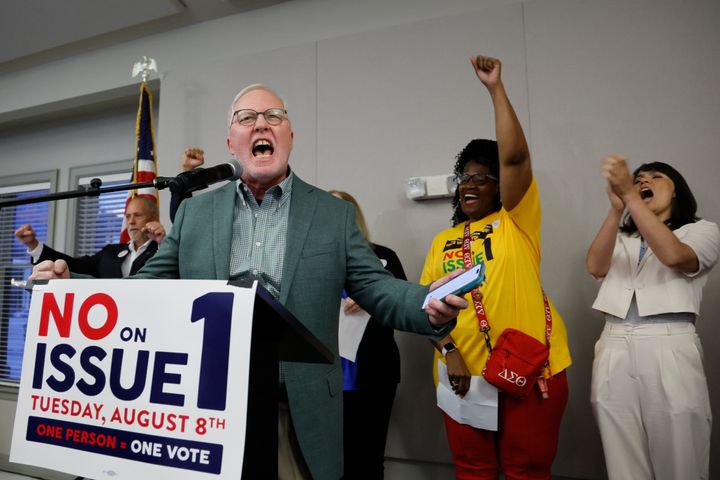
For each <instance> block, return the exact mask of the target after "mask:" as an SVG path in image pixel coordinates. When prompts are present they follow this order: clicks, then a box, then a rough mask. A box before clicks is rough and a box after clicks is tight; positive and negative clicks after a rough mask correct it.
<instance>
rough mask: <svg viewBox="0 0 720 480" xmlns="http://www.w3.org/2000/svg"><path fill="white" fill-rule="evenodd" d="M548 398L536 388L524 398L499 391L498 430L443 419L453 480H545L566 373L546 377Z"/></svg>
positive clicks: (564, 395) (562, 403) (563, 398)
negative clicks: (499, 479) (504, 479)
mask: <svg viewBox="0 0 720 480" xmlns="http://www.w3.org/2000/svg"><path fill="white" fill-rule="evenodd" d="M547 383H548V391H549V393H550V398H548V399H546V400H543V399H542V397H541V396H540V390H539V389H537V388H536V389H534V390H533V392H532V393H531V394H530V395H529V396H528V397H527V398H525V399H524V400H518V399H515V398H513V397H511V396H509V395H505V394H503V393H502V392H501V393H500V398H499V418H498V431H497V432H492V431H489V430H480V429H478V428H474V427H471V426H469V425H463V424H460V423H457V422H456V421H455V420H453V419H452V418H450V417H448V416H447V415H445V429H446V430H447V436H448V443H449V444H450V451H451V452H452V456H453V461H454V462H455V477H456V478H457V479H458V480H486V479H487V480H490V479H492V480H496V479H497V478H498V474H499V472H500V471H502V472H503V473H504V474H505V478H506V479H507V480H520V479H533V480H535V479H548V480H549V479H550V467H551V466H552V463H553V460H554V459H555V453H556V451H557V444H558V436H559V433H560V420H561V419H562V415H563V412H564V411H565V405H566V404H567V398H568V384H567V376H566V374H565V372H564V371H563V372H560V373H559V374H557V375H555V376H553V377H552V378H550V379H548V382H547Z"/></svg>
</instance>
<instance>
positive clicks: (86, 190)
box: [0, 177, 173, 210]
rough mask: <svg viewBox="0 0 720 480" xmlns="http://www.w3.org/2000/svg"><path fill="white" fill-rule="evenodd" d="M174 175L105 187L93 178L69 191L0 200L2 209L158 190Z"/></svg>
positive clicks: (166, 185)
mask: <svg viewBox="0 0 720 480" xmlns="http://www.w3.org/2000/svg"><path fill="white" fill-rule="evenodd" d="M171 180H173V177H156V178H155V179H154V180H153V181H152V182H144V183H126V184H123V185H115V186H112V187H103V186H102V180H100V179H99V178H93V179H92V180H90V185H88V186H84V187H80V188H78V189H77V190H70V191H67V192H57V193H48V194H47V195H36V196H34V197H25V198H15V199H12V200H4V201H0V210H2V208H3V207H13V206H15V205H26V204H29V203H41V202H51V201H54V200H63V199H66V198H76V197H97V196H99V195H101V194H103V193H109V192H118V191H123V190H134V189H138V188H147V187H155V188H156V189H158V190H162V189H164V188H167V187H168V186H169V184H170V181H171Z"/></svg>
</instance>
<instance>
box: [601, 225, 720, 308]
mask: <svg viewBox="0 0 720 480" xmlns="http://www.w3.org/2000/svg"><path fill="white" fill-rule="evenodd" d="M673 233H674V234H675V236H676V237H678V239H680V241H681V242H683V243H684V244H686V245H688V246H689V247H690V248H692V249H693V250H694V251H695V254H696V255H697V257H698V263H699V264H700V268H698V271H697V272H694V273H690V274H685V273H682V272H678V271H677V270H674V269H671V268H669V267H667V266H665V265H664V264H663V263H661V262H660V260H658V258H657V257H656V256H655V255H654V254H653V252H652V250H651V249H650V248H648V249H647V251H646V252H645V256H644V257H643V259H642V260H641V261H640V264H638V257H639V256H640V236H639V235H632V236H629V235H627V234H623V233H618V236H617V239H616V241H615V249H614V250H613V256H612V261H611V263H610V270H608V273H607V275H606V276H605V278H604V279H603V280H602V285H601V286H600V291H599V292H598V295H597V298H596V299H595V303H593V308H594V309H595V310H600V311H601V312H605V313H609V314H611V315H614V316H616V317H620V318H625V316H626V315H627V312H628V309H629V308H630V303H631V302H632V298H633V295H635V297H636V299H637V306H638V313H639V314H640V316H643V317H644V316H647V315H657V314H661V313H671V312H692V313H694V314H695V316H697V315H698V313H699V311H700V300H701V299H702V288H703V286H704V285H705V282H706V281H707V275H708V272H709V271H710V269H711V268H712V267H713V266H714V265H715V263H716V262H717V260H718V251H719V250H720V231H719V230H718V226H717V225H716V224H715V223H713V222H708V221H706V220H699V221H697V222H695V223H688V224H687V225H683V226H682V227H680V228H678V229H677V230H674V231H673Z"/></svg>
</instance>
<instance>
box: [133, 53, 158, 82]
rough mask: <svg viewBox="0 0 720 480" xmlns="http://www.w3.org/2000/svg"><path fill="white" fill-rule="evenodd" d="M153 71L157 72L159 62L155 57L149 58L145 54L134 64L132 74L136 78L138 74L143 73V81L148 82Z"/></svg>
mask: <svg viewBox="0 0 720 480" xmlns="http://www.w3.org/2000/svg"><path fill="white" fill-rule="evenodd" d="M153 71H154V72H155V73H157V71H158V69H157V62H155V59H154V58H149V57H146V56H145V55H143V57H142V59H140V61H139V62H135V65H133V69H132V76H133V78H135V77H137V76H138V74H140V75H142V81H143V82H147V79H148V77H149V76H150V72H153Z"/></svg>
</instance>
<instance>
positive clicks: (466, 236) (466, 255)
mask: <svg viewBox="0 0 720 480" xmlns="http://www.w3.org/2000/svg"><path fill="white" fill-rule="evenodd" d="M471 243H472V241H471V240H470V221H469V220H468V221H467V222H465V231H464V232H463V242H462V250H463V265H464V267H465V269H469V268H472V267H473V261H472V252H471V251H470V245H471ZM470 294H471V296H472V300H473V306H474V307H475V314H476V315H477V319H478V324H479V326H480V331H481V332H482V333H483V336H484V337H485V345H486V346H487V349H488V352H492V343H491V342H490V333H489V332H490V322H488V318H487V314H486V313H485V306H484V305H483V303H482V294H481V293H480V289H479V288H475V289H473V290H472V292H470ZM543 303H544V304H545V344H546V345H547V347H548V350H549V349H550V334H551V333H552V312H551V311H550V303H549V302H548V299H547V295H545V290H543ZM546 366H547V365H546Z"/></svg>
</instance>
